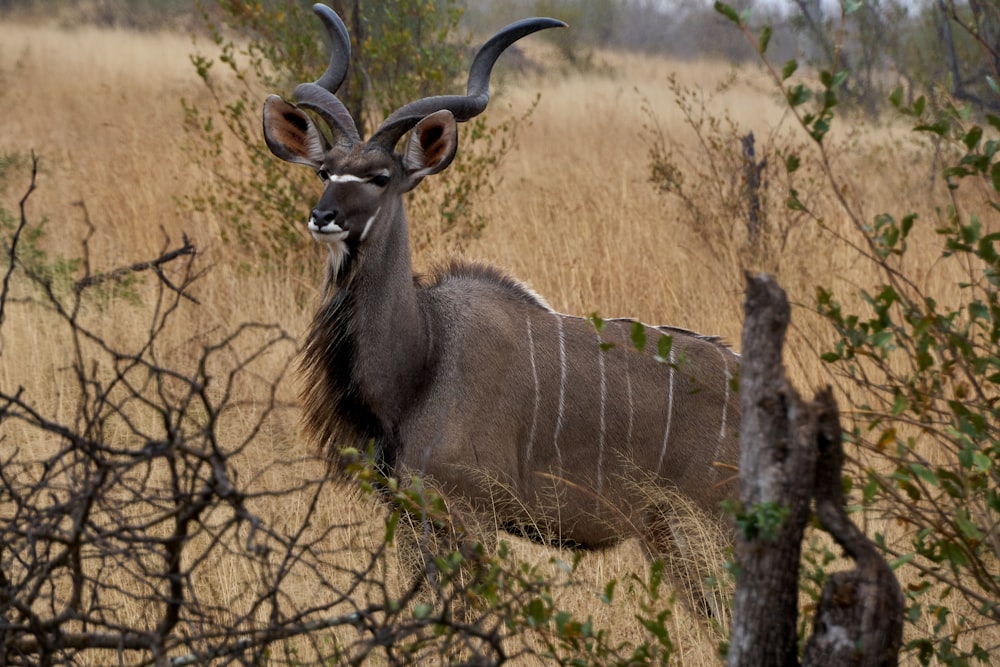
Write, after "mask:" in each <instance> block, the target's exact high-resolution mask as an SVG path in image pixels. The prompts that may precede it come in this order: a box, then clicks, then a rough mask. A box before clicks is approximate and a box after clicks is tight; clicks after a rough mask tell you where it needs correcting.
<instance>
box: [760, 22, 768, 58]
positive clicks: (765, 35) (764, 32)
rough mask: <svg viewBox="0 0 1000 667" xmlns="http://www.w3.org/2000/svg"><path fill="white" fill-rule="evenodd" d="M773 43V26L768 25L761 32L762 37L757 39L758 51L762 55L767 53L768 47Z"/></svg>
mask: <svg viewBox="0 0 1000 667" xmlns="http://www.w3.org/2000/svg"><path fill="white" fill-rule="evenodd" d="M770 43H771V26H769V25H766V26H764V27H763V28H761V30H760V37H759V38H758V39H757V49H758V50H759V51H760V54H761V55H764V54H765V53H766V52H767V45H768V44H770Z"/></svg>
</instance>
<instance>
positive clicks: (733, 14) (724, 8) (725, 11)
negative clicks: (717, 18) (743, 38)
mask: <svg viewBox="0 0 1000 667" xmlns="http://www.w3.org/2000/svg"><path fill="white" fill-rule="evenodd" d="M715 11H717V12H718V13H720V14H722V15H723V16H725V17H726V18H727V19H729V20H730V21H732V22H733V23H735V24H736V25H741V23H740V15H739V13H738V12H737V11H736V10H735V9H733V8H732V7H730V6H729V5H727V4H726V3H724V2H716V3H715Z"/></svg>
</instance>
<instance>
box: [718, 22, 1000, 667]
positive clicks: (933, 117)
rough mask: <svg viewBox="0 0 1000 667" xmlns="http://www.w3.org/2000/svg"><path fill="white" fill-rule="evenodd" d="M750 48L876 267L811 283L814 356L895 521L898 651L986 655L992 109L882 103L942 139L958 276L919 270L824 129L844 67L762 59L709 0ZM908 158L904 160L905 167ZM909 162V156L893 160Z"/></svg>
mask: <svg viewBox="0 0 1000 667" xmlns="http://www.w3.org/2000/svg"><path fill="white" fill-rule="evenodd" d="M716 9H717V10H718V11H719V12H720V13H722V14H723V15H724V16H726V17H728V18H729V19H730V20H731V21H733V22H734V23H735V24H736V25H737V26H738V27H739V28H740V29H741V30H742V31H743V32H744V34H745V35H746V36H747V38H748V40H749V41H750V42H751V44H753V45H754V47H755V48H756V49H757V50H758V52H759V54H760V56H761V58H762V59H763V61H764V63H765V65H766V67H767V69H768V71H769V72H770V73H771V76H772V77H773V80H774V83H775V85H776V86H779V87H780V88H781V90H782V91H783V95H784V99H785V101H786V104H787V107H788V109H789V110H790V111H791V112H792V114H794V117H795V119H796V121H797V122H798V124H799V125H800V126H801V128H802V129H803V130H804V131H805V133H806V134H807V136H808V137H809V138H810V140H811V143H812V146H811V148H810V152H809V153H808V154H805V153H803V154H797V155H794V156H789V157H788V158H787V159H786V160H785V171H786V173H787V174H789V175H793V174H794V173H795V172H796V170H797V169H798V168H799V167H800V165H802V164H803V163H805V162H806V161H807V160H815V161H816V162H817V163H818V165H819V168H820V170H821V173H822V174H823V175H824V178H825V182H826V189H827V190H828V191H829V192H830V193H831V194H832V195H833V199H834V200H835V201H836V202H837V209H838V211H839V213H840V214H842V215H843V216H845V218H846V219H847V220H848V221H849V223H850V226H851V227H852V229H853V235H852V236H851V237H850V238H847V237H840V238H839V240H840V241H841V242H846V243H847V244H849V247H850V248H851V250H852V252H854V253H856V254H857V256H858V257H859V258H860V259H862V260H863V261H864V262H865V263H866V265H867V267H868V268H869V269H871V270H872V272H873V273H872V275H874V276H875V278H874V280H873V282H872V284H871V285H870V286H861V287H859V289H858V292H857V297H858V298H859V300H860V303H859V304H858V305H856V306H848V305H845V304H844V303H842V302H841V300H840V299H839V298H838V296H837V294H836V293H835V292H834V290H833V289H832V288H829V287H819V288H817V300H816V308H817V311H818V313H819V314H820V315H821V316H822V318H823V319H824V320H825V321H826V322H827V323H828V324H829V325H830V326H831V327H832V329H833V331H834V332H835V334H836V341H835V343H834V344H833V346H832V349H829V350H827V351H826V352H825V353H824V354H823V360H824V361H825V362H826V363H827V364H828V367H829V369H830V371H831V372H832V373H833V374H834V376H835V377H836V378H837V380H838V382H839V383H840V385H841V387H842V389H844V391H845V393H846V395H847V396H848V397H849V400H850V401H851V402H852V405H853V408H854V427H853V429H852V432H851V434H850V436H851V438H852V440H853V441H854V442H855V444H856V445H857V447H858V456H857V457H856V461H855V470H854V473H853V479H852V480H851V481H853V483H854V485H855V486H857V487H860V488H861V490H862V501H863V504H864V506H865V507H866V508H867V510H868V511H869V512H872V513H875V514H877V515H880V516H883V517H886V518H889V519H892V521H891V522H890V524H889V525H890V526H896V527H899V528H901V529H902V533H903V535H902V536H901V537H900V536H898V535H888V534H881V533H879V534H877V535H876V540H877V541H878V542H879V543H880V545H881V546H882V548H883V549H884V550H885V551H886V553H887V554H888V555H889V556H890V557H891V558H893V564H894V567H896V568H899V571H900V572H902V571H904V570H909V571H911V572H915V576H912V577H911V578H910V584H909V586H908V587H907V595H908V612H907V614H908V615H907V618H908V621H909V623H910V624H911V625H913V626H914V629H913V631H912V632H910V633H909V635H908V636H909V641H908V644H907V649H908V650H909V651H911V652H912V653H913V654H914V655H915V656H916V657H917V658H918V659H919V660H920V662H921V663H922V664H929V663H930V662H931V661H932V660H935V659H936V660H937V661H939V662H940V663H942V664H954V665H964V664H968V663H969V662H970V661H971V660H979V661H981V662H983V663H988V662H989V655H990V653H991V651H992V649H993V648H995V647H991V646H982V645H980V643H979V640H978V639H977V637H979V636H980V635H979V634H978V633H980V632H981V631H982V630H983V629H985V628H989V627H996V626H998V625H1000V540H998V538H997V535H998V534H1000V532H998V528H1000V491H998V489H1000V472H998V471H1000V355H998V353H997V349H998V343H1000V292H998V288H1000V250H998V244H1000V227H998V225H997V223H996V221H995V215H996V213H997V212H998V211H1000V157H998V148H1000V139H998V136H1000V118H997V117H995V116H992V115H989V114H986V115H985V116H984V117H983V119H982V120H981V121H980V120H977V119H976V118H975V117H974V115H973V114H972V113H971V108H970V107H969V106H967V105H965V104H963V103H961V102H959V101H948V102H946V103H945V104H943V105H940V106H937V107H932V105H930V104H928V102H927V98H925V97H919V98H918V99H916V100H915V101H914V102H913V103H912V104H906V103H904V102H903V91H902V90H901V89H897V90H896V91H895V92H893V94H892V95H891V96H890V98H889V102H890V103H891V105H892V107H894V108H895V109H896V110H897V111H898V112H899V113H900V114H901V115H902V116H903V118H904V119H908V120H909V121H910V124H911V126H912V128H913V130H914V132H916V133H919V134H924V135H931V136H932V137H933V138H935V139H936V140H939V141H940V142H941V144H942V145H943V146H944V147H945V149H946V150H945V151H944V156H945V168H944V170H943V175H944V178H945V179H946V182H947V186H948V187H947V193H948V194H947V200H946V201H944V202H941V203H940V204H939V206H938V209H937V219H936V220H935V221H934V223H933V224H934V232H935V233H936V235H937V238H938V239H939V241H940V246H939V250H938V258H937V260H936V262H935V270H936V271H940V272H941V273H942V274H943V275H957V276H959V282H958V285H957V290H951V289H948V285H944V286H941V285H935V284H933V283H930V282H928V281H925V280H923V279H921V278H920V277H919V274H918V273H917V269H916V268H915V267H914V266H913V263H912V262H907V261H906V260H907V259H908V256H909V253H911V251H912V249H913V246H912V238H913V232H914V231H915V230H916V227H917V225H919V224H921V223H922V221H921V220H920V219H919V218H918V216H917V215H916V214H915V213H913V212H910V211H904V212H901V213H889V212H884V213H879V214H877V215H875V216H873V217H872V218H871V219H868V218H867V217H865V216H864V215H863V213H862V211H861V210H860V208H859V207H858V205H856V204H854V203H853V202H851V201H850V200H849V199H848V198H847V197H846V196H845V194H844V193H845V192H847V191H849V189H850V188H849V187H848V185H849V184H850V177H849V176H846V175H844V174H843V173H841V171H840V170H839V169H838V167H837V166H836V164H835V161H834V160H832V159H831V156H830V152H829V147H828V144H829V141H828V135H829V132H830V129H831V127H832V126H833V124H834V123H835V122H837V121H838V117H837V109H838V99H839V95H840V94H841V93H842V90H843V87H844V85H845V83H846V82H847V81H849V80H850V78H851V77H852V76H853V73H852V72H849V71H847V70H842V71H820V72H819V74H818V86H816V87H815V88H811V87H809V86H808V85H807V83H805V82H804V81H797V80H796V78H795V75H796V73H797V63H796V62H795V61H789V62H787V63H785V64H784V65H783V66H781V67H779V66H776V65H773V64H771V63H770V62H769V61H768V60H767V46H768V41H769V36H770V29H769V28H766V27H765V28H764V29H762V30H761V31H760V33H759V34H753V33H752V32H751V30H750V28H749V25H748V20H749V17H748V15H746V14H740V13H738V12H737V11H736V10H734V9H733V8H731V7H729V6H726V5H724V4H722V3H716ZM901 167H902V165H901ZM903 168H905V167H903ZM786 205H787V207H788V209H790V210H791V211H793V212H795V214H798V213H800V212H806V213H807V214H808V215H809V217H810V218H811V219H813V220H814V221H815V222H816V223H817V224H820V225H822V224H823V221H822V219H821V218H820V216H819V215H818V214H817V213H815V212H813V211H811V210H810V208H809V206H808V205H807V203H806V202H805V201H803V199H802V198H800V197H799V196H798V194H797V192H796V191H795V190H794V189H793V190H791V191H790V193H789V197H788V200H787V202H786Z"/></svg>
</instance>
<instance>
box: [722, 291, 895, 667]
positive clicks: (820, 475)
mask: <svg viewBox="0 0 1000 667" xmlns="http://www.w3.org/2000/svg"><path fill="white" fill-rule="evenodd" d="M745 311H746V321H745V324H744V328H743V344H742V348H743V366H742V375H741V379H740V400H741V403H742V411H743V421H742V426H741V431H740V447H741V454H740V502H741V505H742V509H741V517H740V518H741V520H740V521H739V522H738V523H739V525H740V526H741V527H742V528H743V529H742V530H740V531H739V532H738V534H737V542H736V564H737V567H738V572H739V574H738V576H737V583H736V596H735V601H734V610H733V628H732V635H731V638H730V645H729V659H728V664H729V665H730V667H736V666H743V665H746V666H748V667H749V666H752V667H766V666H769V665H798V664H799V660H798V655H797V638H796V625H797V618H798V606H797V605H798V577H799V560H800V556H801V542H802V537H803V533H804V531H805V526H806V522H807V520H808V518H809V511H810V503H811V502H812V500H813V499H815V502H816V505H815V507H816V514H817V517H818V518H819V520H820V522H821V524H822V525H823V527H824V529H825V530H827V532H829V533H830V534H831V535H832V536H833V538H834V539H835V540H836V541H837V543H838V544H840V545H841V547H843V549H844V551H845V553H846V554H847V555H848V556H850V557H852V558H854V559H855V561H856V562H857V566H856V567H855V568H854V569H853V570H849V571H846V572H841V573H838V574H836V575H834V576H833V577H831V579H830V581H829V582H828V583H827V585H826V587H825V588H824V590H823V594H822V598H821V600H820V604H819V608H818V609H817V612H816V617H815V625H814V628H813V635H812V636H811V637H810V638H809V641H808V643H807V645H806V651H805V659H804V663H803V664H805V665H826V666H834V667H835V666H837V665H852V666H855V665H866V666H867V665H871V666H873V667H874V666H883V665H896V664H897V662H898V654H899V649H900V646H901V644H902V625H903V595H902V591H901V590H900V588H899V584H898V582H897V581H896V579H895V577H894V576H893V574H892V571H891V569H890V568H889V566H888V565H887V564H886V562H885V560H884V559H883V558H882V557H881V556H880V554H879V553H878V551H877V550H876V548H875V547H874V545H872V544H871V542H869V541H868V540H867V538H865V536H864V535H863V534H862V533H861V531H860V530H858V528H857V527H856V526H854V524H852V523H851V522H850V520H849V519H848V517H847V515H846V512H845V511H844V497H843V492H842V491H841V485H840V476H841V467H842V463H843V456H844V455H843V448H842V444H841V431H840V423H839V415H838V412H837V406H836V402H835V401H834V399H833V394H832V392H831V391H830V390H829V388H827V389H824V390H822V391H820V392H819V393H818V394H817V396H816V398H815V399H814V401H813V402H811V403H810V402H805V401H803V400H802V399H801V398H800V396H799V394H798V392H796V390H795V389H794V388H793V387H792V386H791V384H790V383H789V382H788V380H787V379H786V378H785V373H784V367H783V365H782V361H781V348H782V345H783V343H784V336H785V331H786V330H787V327H788V323H789V319H790V309H789V305H788V300H787V298H786V296H785V293H784V291H783V290H782V289H781V288H780V287H779V286H778V285H777V283H776V282H775V281H774V279H773V278H770V277H768V276H760V277H749V276H748V278H747V297H746V305H745Z"/></svg>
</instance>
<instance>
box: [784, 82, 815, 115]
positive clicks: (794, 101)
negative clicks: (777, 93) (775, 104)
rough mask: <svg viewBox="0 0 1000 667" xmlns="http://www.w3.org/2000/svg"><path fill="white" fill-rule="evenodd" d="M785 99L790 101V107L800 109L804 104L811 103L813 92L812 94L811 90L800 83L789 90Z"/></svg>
mask: <svg viewBox="0 0 1000 667" xmlns="http://www.w3.org/2000/svg"><path fill="white" fill-rule="evenodd" d="M785 97H786V99H787V100H788V105H789V106H792V107H798V106H802V105H803V104H805V103H806V102H808V101H809V98H810V97H812V92H810V90H809V89H808V88H806V87H805V86H804V85H802V84H801V83H799V84H796V85H794V86H792V87H791V88H789V89H788V92H787V93H786V94H785ZM806 122H808V121H806Z"/></svg>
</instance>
